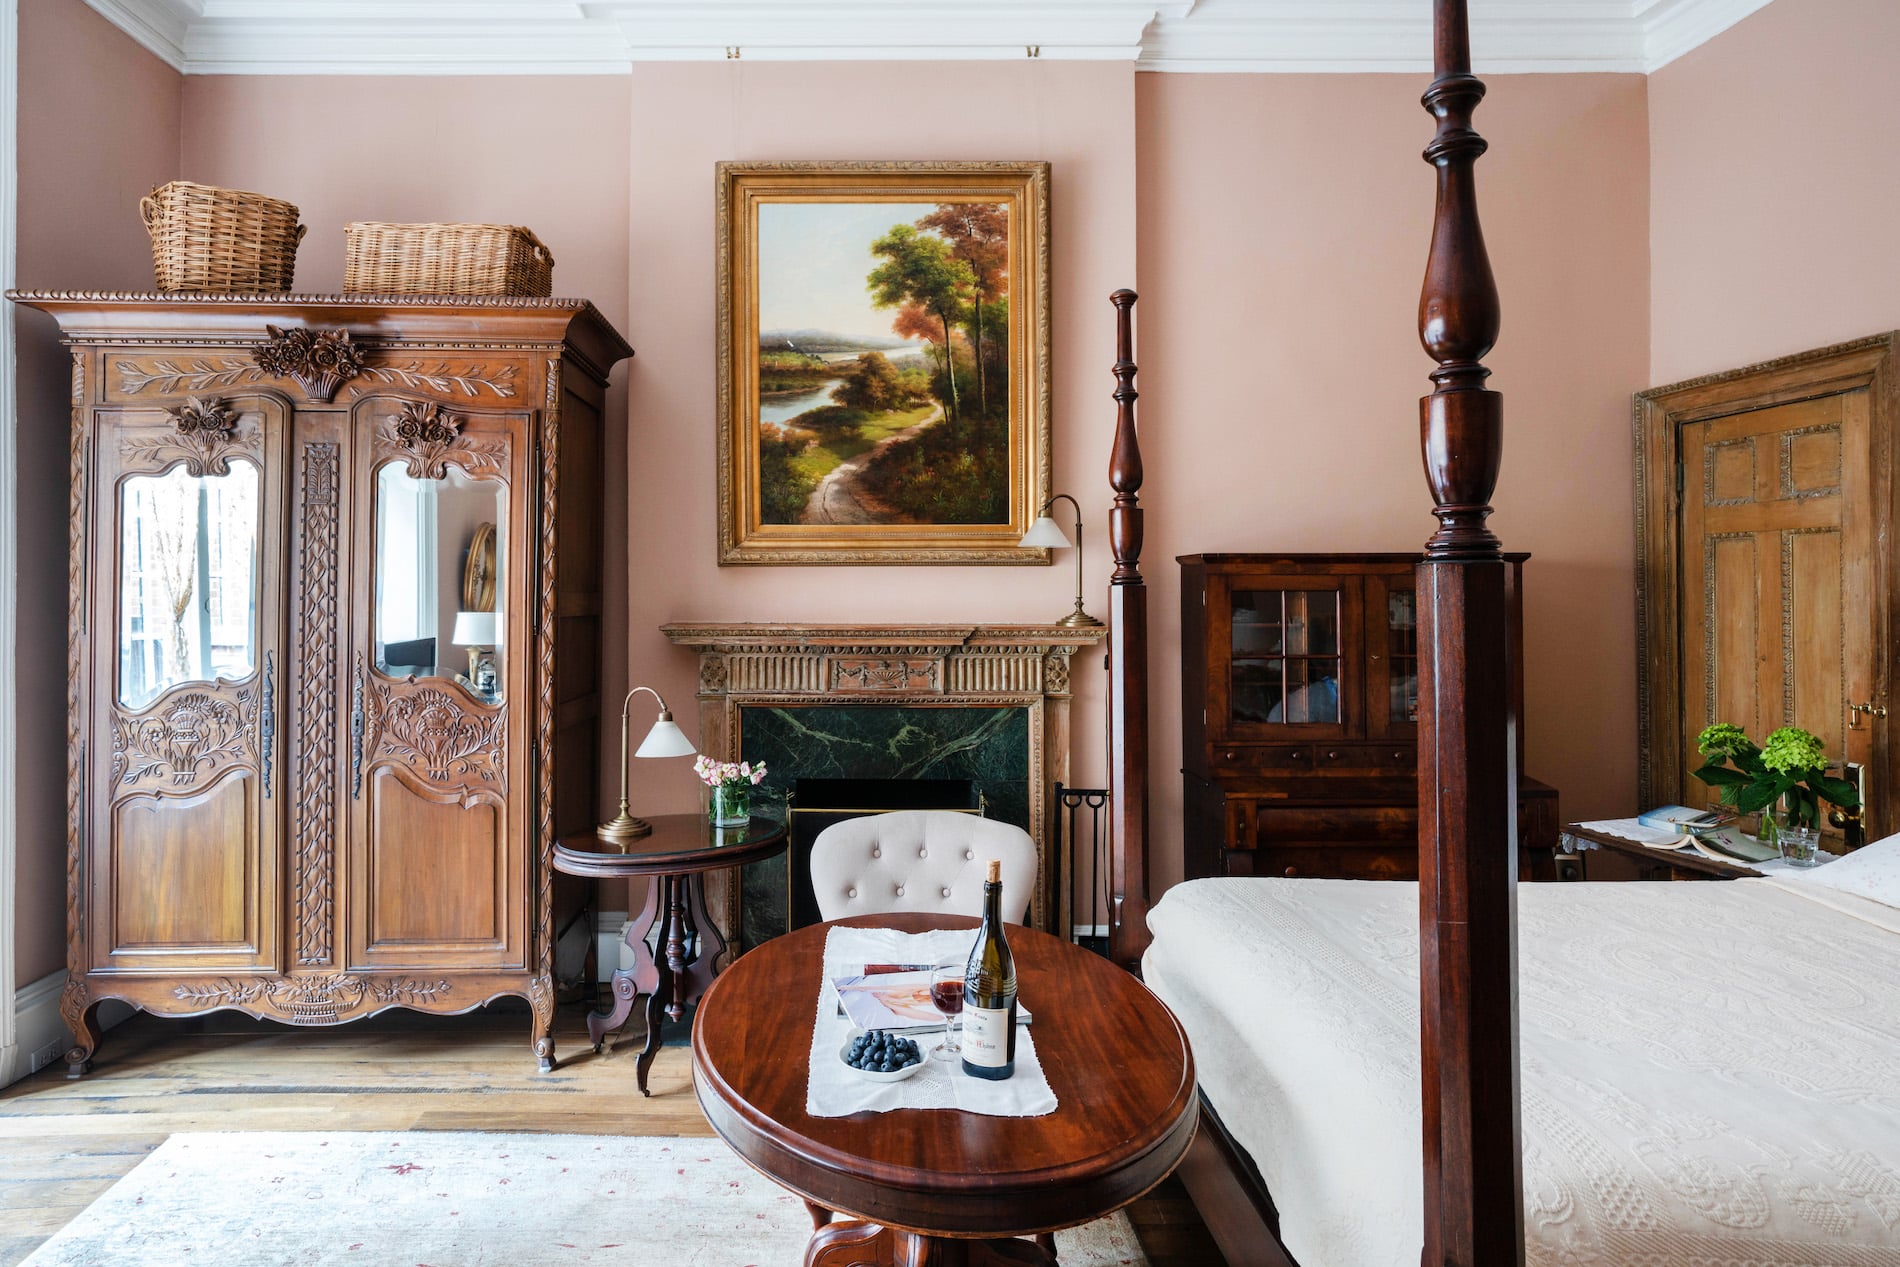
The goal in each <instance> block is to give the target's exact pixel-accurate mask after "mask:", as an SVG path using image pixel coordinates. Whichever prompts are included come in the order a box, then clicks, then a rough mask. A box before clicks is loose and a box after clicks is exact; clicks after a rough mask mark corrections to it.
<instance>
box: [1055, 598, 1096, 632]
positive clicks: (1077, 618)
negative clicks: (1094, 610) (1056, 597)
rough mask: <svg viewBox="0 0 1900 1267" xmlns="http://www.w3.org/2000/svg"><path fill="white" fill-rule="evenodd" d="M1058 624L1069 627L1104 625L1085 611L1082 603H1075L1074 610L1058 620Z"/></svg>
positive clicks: (1089, 627) (1088, 627)
mask: <svg viewBox="0 0 1900 1267" xmlns="http://www.w3.org/2000/svg"><path fill="white" fill-rule="evenodd" d="M1056 624H1058V625H1061V626H1063V627H1064V628H1068V629H1100V628H1101V627H1102V622H1101V621H1099V620H1097V619H1095V617H1093V616H1091V615H1089V614H1088V613H1087V612H1085V611H1083V610H1082V604H1080V603H1077V604H1076V605H1075V610H1074V611H1072V612H1070V613H1069V614H1068V615H1066V616H1064V617H1063V618H1062V619H1061V620H1058V621H1057V622H1056Z"/></svg>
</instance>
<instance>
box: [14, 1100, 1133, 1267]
mask: <svg viewBox="0 0 1900 1267" xmlns="http://www.w3.org/2000/svg"><path fill="white" fill-rule="evenodd" d="M810 1235H811V1220H810V1218H809V1217H808V1216H807V1215H806V1213H805V1207H804V1205H803V1203H802V1202H800V1201H799V1200H798V1199H797V1198H795V1197H793V1196H791V1195H790V1194H788V1193H786V1192H785V1191H784V1190H783V1189H781V1188H779V1187H777V1186H776V1185H775V1184H773V1183H772V1182H771V1181H770V1180H768V1179H766V1178H764V1177H763V1176H761V1175H759V1174H758V1173H756V1172H755V1171H753V1170H752V1169H751V1168H750V1167H748V1166H747V1165H746V1164H745V1163H744V1162H742V1161H740V1160H739V1158H738V1157H737V1156H736V1155H734V1154H733V1152H732V1151H731V1150H730V1149H728V1148H727V1147H726V1146H725V1145H724V1144H722V1143H721V1142H720V1141H718V1140H716V1139H659V1138H652V1137H616V1136H599V1135H490V1134H478V1133H472V1132H460V1131H411V1132H405V1133H399V1134H392V1133H383V1132H351V1133H335V1134H323V1133H320V1132H291V1131H255V1132H249V1131H247V1132H233V1133H228V1134H226V1133H206V1134H180V1135H173V1136H172V1137H171V1138H170V1139H168V1140H166V1141H165V1142H164V1143H163V1144H162V1145H160V1146H159V1147H158V1148H157V1149H156V1150H154V1151H153V1153H152V1155H151V1156H149V1157H147V1158H146V1159H145V1160H144V1161H142V1162H140V1163H139V1165H138V1166H137V1167H136V1168H135V1169H134V1170H133V1171H132V1172H131V1173H130V1174H128V1175H126V1177H125V1178H123V1179H121V1180H120V1181H119V1182H118V1183H116V1184H114V1185H113V1186H112V1188H110V1189H109V1190H108V1191H107V1192H106V1194H105V1195H104V1196H102V1197H100V1198H99V1199H98V1200H97V1201H95V1202H93V1203H92V1205H91V1206H89V1207H87V1209H86V1210H85V1212H84V1213H82V1214H81V1215H80V1216H79V1217H78V1218H77V1219H74V1220H73V1221H72V1223H70V1224H68V1225H67V1226H66V1228H65V1229H64V1230H63V1231H61V1232H60V1233H59V1234H58V1235H56V1236H54V1237H53V1238H52V1239H51V1240H50V1241H48V1242H46V1243H45V1244H44V1245H42V1246H40V1248H39V1249H37V1250H35V1251H34V1253H33V1255H32V1257H30V1258H28V1259H27V1260H26V1263H25V1264H24V1267H102V1265H104V1264H113V1265H115V1267H121V1265H123V1264H131V1263H136V1264H138V1265H139V1267H174V1265H176V1267H183V1265H184V1264H191V1265H192V1267H206V1265H207V1264H211V1265H215V1267H226V1265H233V1267H235V1265H237V1264H242V1265H243V1267H316V1265H323V1267H328V1265H329V1264H339V1265H342V1267H542V1265H543V1264H547V1265H550V1267H566V1265H567V1264H580V1263H586V1264H606V1265H612V1267H620V1265H622V1264H625V1265H627V1267H632V1265H633V1264H643V1265H646V1267H650V1265H651V1264H653V1263H656V1262H664V1263H666V1264H668V1265H669V1267H797V1265H798V1264H799V1263H800V1262H802V1261H803V1258H804V1250H805V1242H806V1240H807V1239H808V1238H809V1237H810ZM1056 1245H1057V1255H1058V1257H1059V1258H1060V1259H1061V1262H1062V1267H1124V1265H1134V1267H1146V1263H1147V1259H1146V1258H1145V1257H1143V1255H1142V1252H1141V1248H1140V1246H1139V1245H1138V1244H1137V1243H1136V1240H1135V1234H1134V1229H1133V1228H1132V1227H1130V1226H1129V1223H1128V1220H1127V1218H1126V1217H1124V1216H1123V1215H1120V1214H1115V1215H1111V1216H1110V1217H1109V1218H1106V1219H1102V1220H1099V1221H1097V1222H1095V1223H1091V1224H1089V1225H1088V1226H1087V1227H1083V1228H1077V1229H1075V1230H1073V1231H1068V1232H1058V1233H1057V1234H1056Z"/></svg>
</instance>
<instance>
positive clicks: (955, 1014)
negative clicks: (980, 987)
mask: <svg viewBox="0 0 1900 1267" xmlns="http://www.w3.org/2000/svg"><path fill="white" fill-rule="evenodd" d="M963 968H964V963H963V960H961V959H954V960H951V961H949V962H947V963H940V964H938V965H937V966H936V967H934V968H932V969H931V970H930V1002H931V1004H932V1005H933V1006H934V1007H935V1008H936V1009H937V1010H938V1011H939V1012H942V1013H943V1042H941V1043H939V1044H938V1045H937V1046H936V1047H934V1048H932V1049H931V1052H930V1058H931V1059H932V1060H958V1059H961V1058H962V1056H963V1048H962V1046H961V1045H959V1044H958V1042H957V1019H958V1018H959V1017H960V1016H962V1015H963Z"/></svg>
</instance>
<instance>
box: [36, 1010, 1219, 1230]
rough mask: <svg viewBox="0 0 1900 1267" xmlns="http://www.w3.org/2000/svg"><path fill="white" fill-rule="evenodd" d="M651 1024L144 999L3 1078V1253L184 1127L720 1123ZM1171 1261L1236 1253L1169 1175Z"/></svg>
mask: <svg viewBox="0 0 1900 1267" xmlns="http://www.w3.org/2000/svg"><path fill="white" fill-rule="evenodd" d="M631 1032H632V1034H633V1040H632V1041H631V1042H629V1043H623V1044H622V1045H621V1046H620V1048H619V1049H618V1050H613V1049H610V1050H609V1052H608V1053H606V1054H604V1055H603V1056H598V1057H597V1056H594V1055H593V1054H592V1053H591V1052H590V1051H589V1050H588V1047H587V1040H586V1032H585V1029H584V1028H583V1027H582V1024H581V1012H580V1010H579V1009H578V1008H575V1007H563V1008H562V1009H561V1010H560V1013H559V1015H558V1017H557V1023H556V1048H557V1050H556V1055H557V1058H559V1059H560V1061H561V1064H560V1067H559V1068H557V1069H556V1070H555V1071H554V1072H553V1073H551V1074H542V1073H537V1072H536V1070H535V1063H534V1058H533V1056H532V1055H531V1054H530V1053H529V1050H528V1037H527V1035H528V1014H527V1009H526V1007H525V1005H517V1004H513V1003H502V1004H497V1005H495V1006H494V1007H492V1008H490V1009H488V1010H486V1011H484V1012H481V1013H477V1014H475V1015H471V1016H462V1017H446V1018H437V1017H425V1016H418V1015H415V1014H412V1013H405V1012H392V1013H389V1014H387V1015H385V1016H381V1017H375V1018H372V1019H370V1020H367V1021H360V1022H357V1023H356V1024H353V1025H346V1026H340V1027H337V1028H334V1029H292V1028H290V1027H288V1026H283V1025H276V1024H272V1023H270V1022H266V1021H254V1020H251V1019H250V1018H248V1017H245V1016H241V1015H239V1014H237V1013H216V1014H214V1015H212V1016H209V1017H204V1018H201V1019H199V1020H190V1021H176V1020H164V1021H162V1020H156V1019H153V1018H151V1017H146V1016H138V1017H134V1018H133V1019H132V1020H130V1021H127V1022H126V1023H125V1024H124V1025H121V1026H119V1027H118V1028H117V1029H114V1030H112V1031H110V1032H108V1033H107V1034H106V1036H105V1040H104V1042H103V1043H102V1044H101V1046H100V1058H99V1060H98V1061H97V1062H96V1063H95V1065H94V1069H93V1072H92V1073H90V1074H88V1075H87V1076H86V1077H84V1078H82V1079H79V1080H77V1081H72V1080H69V1079H67V1078H66V1077H65V1066H64V1065H63V1064H59V1065H54V1066H52V1067H50V1068H48V1069H45V1070H42V1071H41V1072H40V1073H38V1074H35V1075H34V1076H32V1077H30V1078H27V1079H25V1080H23V1081H21V1082H17V1083H15V1084H14V1085H13V1086H11V1087H8V1088H5V1089H4V1090H0V1267H13V1265H14V1264H16V1263H18V1262H20V1261H21V1260H22V1259H24V1258H25V1257H26V1256H27V1255H28V1254H30V1253H32V1252H33V1250H34V1248H35V1247H37V1246H38V1245H39V1244H40V1243H41V1242H42V1241H44V1240H45V1239H46V1238H47V1237H49V1236H51V1235H52V1234H53V1233H54V1232H56V1231H58V1230H59V1229H60V1228H62V1227H64V1226H65V1225H66V1224H67V1223H68V1222H69V1221H70V1220H71V1219H72V1218H73V1217H74V1216H76V1215H77V1214H78V1213H79V1212H80V1211H81V1210H83V1209H85V1208H86V1207H87V1206H88V1205H90V1204H91V1203H92V1202H93V1201H94V1200H95V1199H96V1198H97V1197H98V1196H99V1195H100V1194H101V1193H103V1192H104V1191H105V1190H106V1189H107V1188H109V1187H111V1186H112V1184H113V1183H114V1182H116V1181H117V1180H118V1179H119V1178H120V1177H121V1176H123V1175H124V1174H125V1173H126V1172H127V1171H129V1170H131V1169H132V1167H134V1166H136V1165H137V1164H138V1163H139V1161H140V1160H141V1159H143V1158H144V1156H145V1155H146V1154H147V1153H149V1152H151V1150H152V1149H154V1148H156V1147H158V1146H159V1144H161V1143H163V1142H164V1140H165V1137H166V1136H168V1135H170V1134H171V1133H172V1132H174V1131H231V1130H254V1131H272V1130H275V1131H303V1130H307V1131H400V1130H422V1131H551V1132H560V1133H570V1134H591V1135H710V1134H712V1130H711V1128H710V1127H709V1126H707V1124H706V1119H705V1117H704V1116H703V1115H702V1114H701V1113H700V1111H699V1104H698V1102H697V1101H696V1100H695V1099H694V1098H693V1090H692V1085H691V1080H692V1072H691V1067H690V1056H689V1053H688V1051H687V1049H686V1048H685V1047H666V1048H663V1049H662V1050H661V1052H660V1055H659V1058H658V1060H657V1061H656V1062H655V1064H654V1066H653V1074H652V1077H651V1079H650V1080H649V1085H650V1086H651V1088H652V1091H653V1097H652V1098H651V1099H642V1098H641V1096H640V1095H639V1093H638V1092H637V1091H636V1090H635V1089H634V1084H633V1061H634V1056H635V1054H636V1053H637V1051H638V1049H639V1041H640V1030H639V1027H638V1024H637V1022H636V1024H635V1025H634V1026H632V1027H631ZM1129 1217H1130V1218H1131V1219H1132V1220H1133V1221H1134V1224H1135V1228H1136V1231H1137V1233H1138V1235H1139V1236H1140V1238H1141V1242H1142V1246H1143V1247H1144V1248H1145V1249H1146V1250H1147V1253H1148V1257H1149V1259H1150V1261H1151V1262H1152V1263H1153V1264H1154V1267H1223V1264H1222V1259H1221V1256H1220V1252H1219V1250H1217V1249H1216V1248H1215V1247H1214V1244H1213V1242H1212V1240H1211V1239H1210V1238H1209V1236H1208V1233H1207V1229H1206V1228H1205V1227H1204V1226H1203V1225H1202V1223H1201V1221H1200V1218H1199V1216H1198V1215H1197V1214H1196V1213H1195V1210H1194V1206H1193V1204H1192V1203H1191V1202H1189V1201H1188V1199H1187V1195H1186V1193H1185V1192H1184V1191H1183V1190H1182V1189H1181V1188H1180V1186H1179V1184H1178V1183H1176V1182H1175V1181H1173V1180H1169V1181H1168V1183H1167V1184H1165V1185H1163V1186H1162V1187H1161V1188H1158V1189H1156V1190H1155V1191H1154V1192H1152V1193H1150V1194H1149V1195H1148V1196H1146V1197H1144V1198H1142V1199H1141V1200H1140V1201H1138V1202H1136V1203H1135V1205H1134V1206H1132V1207H1131V1208H1130V1209H1129Z"/></svg>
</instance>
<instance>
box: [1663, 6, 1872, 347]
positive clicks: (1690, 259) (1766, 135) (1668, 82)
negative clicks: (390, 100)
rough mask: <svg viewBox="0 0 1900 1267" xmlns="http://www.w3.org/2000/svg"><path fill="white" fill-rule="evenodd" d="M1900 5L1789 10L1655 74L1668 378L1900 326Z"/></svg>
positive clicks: (1750, 21)
mask: <svg viewBox="0 0 1900 1267" xmlns="http://www.w3.org/2000/svg"><path fill="white" fill-rule="evenodd" d="M1896 50H1900V5H1896V4H1894V3H1893V0H1776V2H1775V3H1774V4H1771V5H1769V6H1768V7H1767V8H1765V9H1762V10H1760V11H1759V12H1757V13H1755V14H1754V15H1753V16H1751V17H1749V18H1746V19H1744V20H1743V21H1742V22H1740V23H1739V24H1737V25H1736V26H1734V27H1732V28H1731V29H1729V30H1728V31H1726V32H1724V33H1723V34H1721V35H1719V36H1717V37H1716V38H1715V39H1714V40H1712V41H1710V42H1709V43H1707V44H1705V45H1703V46H1702V47H1701V48H1699V49H1697V50H1695V51H1694V52H1692V53H1690V54H1688V55H1687V56H1685V57H1683V58H1681V59H1680V60H1678V61H1675V62H1672V63H1671V64H1669V65H1668V66H1665V67H1663V68H1662V69H1661V70H1659V71H1657V72H1656V73H1655V74H1654V75H1653V76H1651V78H1650V87H1649V120H1650V211H1649V220H1650V254H1651V258H1652V260H1653V269H1654V279H1653V280H1654V286H1653V289H1652V292H1651V293H1652V307H1651V317H1650V329H1651V344H1650V347H1651V379H1652V381H1653V382H1655V383H1668V382H1673V381H1675V380H1678V379H1682V378H1688V377H1691V376H1694V375H1697V374H1705V373H1711V372H1715V371H1720V370H1726V369H1732V368H1735V367H1737V366H1741V365H1746V364H1749V363H1751V362H1754V361H1760V360H1765V359H1768V358H1771V357H1775V356H1781V355H1784V354H1787V353H1790V352H1799V351H1802V350H1804V349H1806V348H1814V347H1822V346H1825V345H1827V344H1830V343H1838V342H1842V341H1844V340H1847V339H1852V338H1857V337H1859V336H1861V335H1865V334H1873V333H1876V332H1878V331H1882V330H1890V329H1893V328H1894V327H1896V326H1900V251H1896V250H1895V249H1894V217H1895V209H1896V208H1900V145H1896V144H1895V135H1896V134H1895V121H1896V119H1900V73H1897V72H1896V69H1895V66H1894V54H1895V52H1896Z"/></svg>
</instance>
